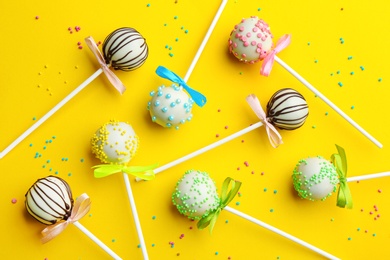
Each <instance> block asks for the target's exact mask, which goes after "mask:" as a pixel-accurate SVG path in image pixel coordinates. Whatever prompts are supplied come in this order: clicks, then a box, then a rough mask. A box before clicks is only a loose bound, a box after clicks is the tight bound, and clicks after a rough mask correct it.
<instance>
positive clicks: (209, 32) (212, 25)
mask: <svg viewBox="0 0 390 260" xmlns="http://www.w3.org/2000/svg"><path fill="white" fill-rule="evenodd" d="M226 4H227V0H222V3H221V5H220V6H219V8H218V11H217V13H216V14H215V16H214V19H213V21H212V22H211V25H210V27H209V29H208V30H207V33H206V35H205V37H204V38H203V41H202V43H201V44H200V46H199V49H198V51H197V52H196V54H195V57H194V59H193V60H192V62H191V65H190V67H189V69H188V70H187V73H186V75H185V76H184V79H183V80H184V81H185V82H187V81H188V79H189V77H190V76H191V73H192V71H193V70H194V68H195V65H196V63H197V62H198V60H199V57H200V55H201V54H202V52H203V49H204V47H205V46H206V43H207V41H208V40H209V38H210V36H211V33H212V32H213V30H214V27H215V25H216V24H217V21H218V20H219V17H220V16H221V14H222V11H223V9H224V8H225V6H226Z"/></svg>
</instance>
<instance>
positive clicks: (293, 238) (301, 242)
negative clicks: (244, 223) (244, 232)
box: [224, 206, 339, 259]
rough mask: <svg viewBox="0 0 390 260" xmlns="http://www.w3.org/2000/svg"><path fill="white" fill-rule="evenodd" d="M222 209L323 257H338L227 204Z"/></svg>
mask: <svg viewBox="0 0 390 260" xmlns="http://www.w3.org/2000/svg"><path fill="white" fill-rule="evenodd" d="M224 209H225V210H226V211H229V212H230V213H233V214H236V215H237V216H240V217H242V218H244V219H246V220H249V221H251V222H253V223H255V224H257V225H259V226H261V227H263V228H266V229H268V230H270V231H272V232H275V233H277V234H279V235H281V236H283V237H285V238H287V239H290V240H291V241H294V242H295V243H298V244H300V245H302V246H304V247H307V248H308V249H310V250H312V251H314V252H316V253H318V254H320V255H322V256H325V257H327V258H329V259H339V258H337V257H335V256H333V255H331V254H329V253H327V252H325V251H323V250H321V249H319V248H317V247H315V246H313V245H311V244H309V243H307V242H305V241H303V240H301V239H299V238H296V237H294V236H292V235H290V234H288V233H286V232H284V231H282V230H280V229H277V228H275V227H273V226H270V225H268V224H266V223H264V222H262V221H260V220H258V219H255V218H253V217H251V216H249V215H246V214H244V213H242V212H240V211H238V210H235V209H233V208H231V207H228V206H227V207H225V208H224Z"/></svg>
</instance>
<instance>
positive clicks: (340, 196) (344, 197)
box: [337, 183, 353, 209]
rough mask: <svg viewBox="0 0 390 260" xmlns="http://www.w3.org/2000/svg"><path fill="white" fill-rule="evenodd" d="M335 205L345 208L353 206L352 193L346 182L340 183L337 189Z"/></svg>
mask: <svg viewBox="0 0 390 260" xmlns="http://www.w3.org/2000/svg"><path fill="white" fill-rule="evenodd" d="M337 206H338V207H340V208H347V209H352V207H353V202H352V194H351V191H350V190H349V187H348V185H347V183H343V184H340V187H339V191H338V193H337Z"/></svg>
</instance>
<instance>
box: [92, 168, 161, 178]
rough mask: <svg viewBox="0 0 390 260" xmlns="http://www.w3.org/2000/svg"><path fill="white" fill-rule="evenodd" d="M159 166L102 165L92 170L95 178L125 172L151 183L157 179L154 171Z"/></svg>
mask: <svg viewBox="0 0 390 260" xmlns="http://www.w3.org/2000/svg"><path fill="white" fill-rule="evenodd" d="M157 165H158V164H153V165H149V166H126V165H122V164H101V165H96V166H93V167H92V169H94V171H93V173H94V176H95V178H103V177H107V176H109V175H112V174H115V173H119V172H123V173H127V174H131V175H133V176H135V177H138V178H141V179H143V180H146V181H149V180H153V179H154V178H155V177H156V175H155V174H154V172H153V169H154V168H156V167H157Z"/></svg>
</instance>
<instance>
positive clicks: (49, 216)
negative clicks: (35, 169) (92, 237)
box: [25, 176, 73, 225]
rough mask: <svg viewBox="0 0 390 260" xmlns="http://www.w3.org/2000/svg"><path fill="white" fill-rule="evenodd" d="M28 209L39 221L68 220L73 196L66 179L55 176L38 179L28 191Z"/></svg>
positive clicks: (50, 222)
mask: <svg viewBox="0 0 390 260" xmlns="http://www.w3.org/2000/svg"><path fill="white" fill-rule="evenodd" d="M25 205H26V209H27V211H28V213H30V215H31V216H33V217H34V218H35V219H36V220H38V221H39V222H41V223H43V224H46V225H52V224H55V223H57V222H58V221H60V220H67V219H68V218H69V217H70V214H71V211H72V208H73V198H72V192H71V190H70V187H69V185H68V183H67V182H66V181H64V180H63V179H60V178H58V177H55V176H48V177H46V178H42V179H38V180H37V181H36V182H35V183H34V184H33V185H32V186H31V187H30V189H29V190H28V191H27V193H26V202H25Z"/></svg>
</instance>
